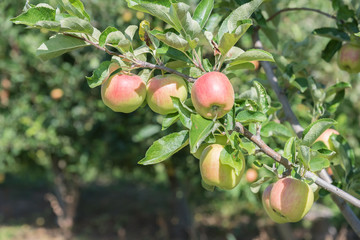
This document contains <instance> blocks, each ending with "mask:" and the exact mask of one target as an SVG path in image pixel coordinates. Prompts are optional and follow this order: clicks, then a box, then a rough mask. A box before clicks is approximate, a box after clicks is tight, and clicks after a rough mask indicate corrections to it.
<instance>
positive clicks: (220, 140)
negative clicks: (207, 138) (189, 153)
mask: <svg viewBox="0 0 360 240" xmlns="http://www.w3.org/2000/svg"><path fill="white" fill-rule="evenodd" d="M227 140H228V139H227V137H226V136H225V135H215V143H217V144H221V145H226V143H227ZM211 144H213V143H203V144H201V145H200V147H199V148H198V150H197V151H196V152H195V153H194V154H193V156H194V157H196V158H197V159H200V157H201V153H202V152H203V151H204V149H205V148H206V147H207V146H209V145H211Z"/></svg>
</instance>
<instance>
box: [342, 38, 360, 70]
mask: <svg viewBox="0 0 360 240" xmlns="http://www.w3.org/2000/svg"><path fill="white" fill-rule="evenodd" d="M337 62H338V65H339V67H340V69H342V70H344V71H347V72H349V73H358V72H360V46H357V45H353V44H351V43H346V44H344V45H343V46H342V47H341V49H340V51H339V53H338V59H337Z"/></svg>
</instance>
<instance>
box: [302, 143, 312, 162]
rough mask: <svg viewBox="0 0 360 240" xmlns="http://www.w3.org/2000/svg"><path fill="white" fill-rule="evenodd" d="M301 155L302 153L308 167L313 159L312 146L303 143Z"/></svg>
mask: <svg viewBox="0 0 360 240" xmlns="http://www.w3.org/2000/svg"><path fill="white" fill-rule="evenodd" d="M300 155H301V160H302V163H303V164H304V165H305V167H307V168H308V167H309V163H310V160H311V153H310V148H309V147H308V146H304V145H301V146H300Z"/></svg>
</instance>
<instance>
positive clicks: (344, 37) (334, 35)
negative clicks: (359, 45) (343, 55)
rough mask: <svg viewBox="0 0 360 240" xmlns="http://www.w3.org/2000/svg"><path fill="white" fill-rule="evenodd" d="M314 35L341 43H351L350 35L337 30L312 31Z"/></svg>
mask: <svg viewBox="0 0 360 240" xmlns="http://www.w3.org/2000/svg"><path fill="white" fill-rule="evenodd" d="M312 34H314V35H318V36H322V37H327V38H331V39H333V40H337V41H340V42H341V41H350V37H349V35H348V34H347V33H346V32H344V31H341V30H339V29H337V28H330V27H324V28H317V29H315V30H313V31H312Z"/></svg>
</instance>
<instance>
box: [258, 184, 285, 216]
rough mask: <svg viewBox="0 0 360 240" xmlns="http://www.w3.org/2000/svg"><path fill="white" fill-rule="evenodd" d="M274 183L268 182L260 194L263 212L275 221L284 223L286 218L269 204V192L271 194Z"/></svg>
mask: <svg viewBox="0 0 360 240" xmlns="http://www.w3.org/2000/svg"><path fill="white" fill-rule="evenodd" d="M273 186H274V184H273V183H272V184H270V185H269V186H268V187H267V188H266V189H265V191H264V192H263V195H262V204H263V207H264V209H265V212H266V213H267V215H268V216H269V217H270V218H271V219H272V220H273V221H274V222H276V223H286V222H288V221H287V220H286V218H285V217H284V216H282V215H281V214H279V213H277V212H275V211H274V210H273V209H272V207H271V205H270V194H271V190H272V188H273Z"/></svg>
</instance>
